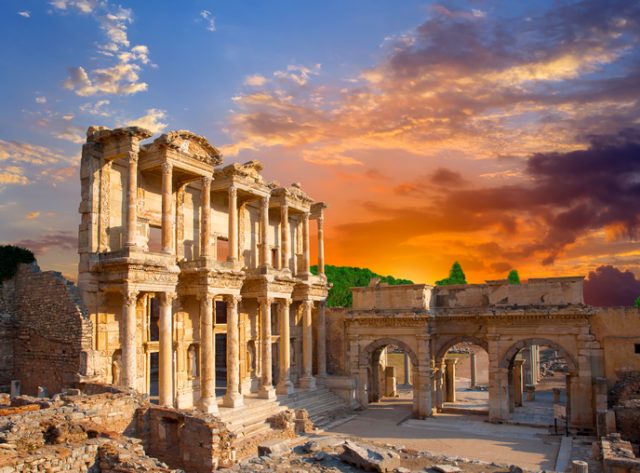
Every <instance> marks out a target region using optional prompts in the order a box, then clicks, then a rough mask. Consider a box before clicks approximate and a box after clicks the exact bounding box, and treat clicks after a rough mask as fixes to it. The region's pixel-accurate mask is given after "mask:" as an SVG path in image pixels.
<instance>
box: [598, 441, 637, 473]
mask: <svg viewBox="0 0 640 473" xmlns="http://www.w3.org/2000/svg"><path fill="white" fill-rule="evenodd" d="M597 445H598V449H597V450H598V451H597V452H596V453H597V454H598V456H599V459H600V460H601V461H602V467H603V470H604V472H605V473H640V459H639V458H636V456H635V455H634V453H633V448H632V446H631V444H630V443H629V442H627V441H625V440H622V439H621V438H620V435H619V434H611V435H608V436H607V437H602V438H601V439H600V440H599V441H598V444H597Z"/></svg>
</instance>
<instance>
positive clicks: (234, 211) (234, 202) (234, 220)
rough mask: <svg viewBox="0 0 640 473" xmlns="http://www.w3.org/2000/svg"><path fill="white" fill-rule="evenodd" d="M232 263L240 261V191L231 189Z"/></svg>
mask: <svg viewBox="0 0 640 473" xmlns="http://www.w3.org/2000/svg"><path fill="white" fill-rule="evenodd" d="M228 260H229V261H231V262H236V261H238V189H236V187H235V186H231V187H229V257H228Z"/></svg>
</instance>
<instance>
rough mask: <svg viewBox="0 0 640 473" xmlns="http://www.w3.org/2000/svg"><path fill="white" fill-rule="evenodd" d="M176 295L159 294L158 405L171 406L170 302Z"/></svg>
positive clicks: (171, 350) (171, 315)
mask: <svg viewBox="0 0 640 473" xmlns="http://www.w3.org/2000/svg"><path fill="white" fill-rule="evenodd" d="M175 297H176V295H175V294H173V293H167V292H165V293H163V294H161V296H160V343H159V346H160V351H159V354H158V355H159V365H160V366H159V367H158V368H159V369H158V394H159V395H160V405H161V406H170V407H173V331H172V330H171V328H172V319H173V311H172V307H171V305H172V302H173V299H174V298H175Z"/></svg>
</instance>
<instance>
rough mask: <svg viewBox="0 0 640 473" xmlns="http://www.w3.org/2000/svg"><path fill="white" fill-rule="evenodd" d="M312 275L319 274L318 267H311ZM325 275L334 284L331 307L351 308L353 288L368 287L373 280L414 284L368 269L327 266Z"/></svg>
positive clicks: (390, 283) (331, 292) (331, 291)
mask: <svg viewBox="0 0 640 473" xmlns="http://www.w3.org/2000/svg"><path fill="white" fill-rule="evenodd" d="M311 273H312V274H318V267H317V266H311ZM324 273H325V275H326V276H327V281H328V282H330V283H331V284H332V287H331V289H330V290H329V296H328V297H327V306H329V307H351V306H352V304H353V296H352V294H351V288H352V287H356V286H368V285H369V281H371V279H372V278H379V279H380V282H381V283H386V284H389V285H390V286H396V285H399V284H413V281H409V280H408V279H398V278H395V277H393V276H381V275H379V274H376V273H374V272H373V271H371V270H370V269H368V268H356V267H351V266H332V265H330V264H328V265H326V266H325V268H324Z"/></svg>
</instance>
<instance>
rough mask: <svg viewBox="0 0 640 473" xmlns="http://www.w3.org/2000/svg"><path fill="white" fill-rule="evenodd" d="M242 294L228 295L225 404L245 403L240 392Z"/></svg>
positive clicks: (238, 404) (231, 405)
mask: <svg viewBox="0 0 640 473" xmlns="http://www.w3.org/2000/svg"><path fill="white" fill-rule="evenodd" d="M238 302H240V296H227V393H226V394H225V396H224V401H223V406H225V407H241V406H243V405H244V400H243V396H242V394H240V325H239V323H240V322H239V318H238Z"/></svg>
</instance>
